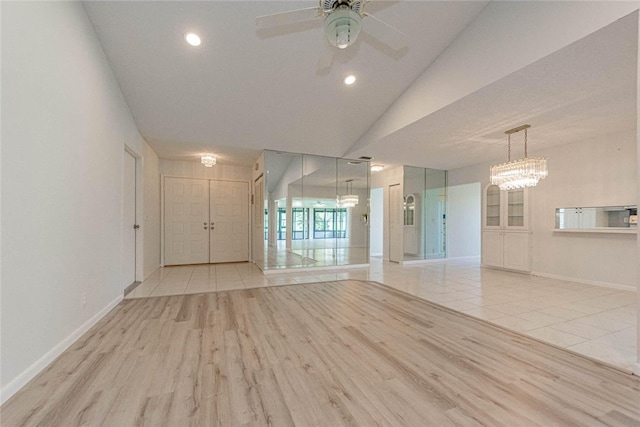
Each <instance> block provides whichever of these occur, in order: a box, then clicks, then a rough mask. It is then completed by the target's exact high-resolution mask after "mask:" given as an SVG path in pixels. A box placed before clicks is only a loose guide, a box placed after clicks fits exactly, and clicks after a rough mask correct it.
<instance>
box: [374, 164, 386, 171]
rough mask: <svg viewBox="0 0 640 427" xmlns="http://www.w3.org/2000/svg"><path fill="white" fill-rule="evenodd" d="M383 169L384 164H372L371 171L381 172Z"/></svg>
mask: <svg viewBox="0 0 640 427" xmlns="http://www.w3.org/2000/svg"><path fill="white" fill-rule="evenodd" d="M383 169H384V166H382V165H372V166H371V172H380V171H381V170H383Z"/></svg>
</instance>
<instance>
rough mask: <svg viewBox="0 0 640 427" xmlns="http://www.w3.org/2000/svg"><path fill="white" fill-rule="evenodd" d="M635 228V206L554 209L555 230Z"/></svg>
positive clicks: (636, 211) (636, 208)
mask: <svg viewBox="0 0 640 427" xmlns="http://www.w3.org/2000/svg"><path fill="white" fill-rule="evenodd" d="M637 226H638V207H637V206H600V207H585V208H557V209H556V228H558V229H569V230H571V229H573V230H581V229H597V228H635V227H637Z"/></svg>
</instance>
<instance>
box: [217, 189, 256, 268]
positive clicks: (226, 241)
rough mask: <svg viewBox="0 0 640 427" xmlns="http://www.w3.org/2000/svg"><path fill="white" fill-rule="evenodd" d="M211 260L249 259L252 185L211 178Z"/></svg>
mask: <svg viewBox="0 0 640 427" xmlns="http://www.w3.org/2000/svg"><path fill="white" fill-rule="evenodd" d="M209 191H210V196H209V199H210V217H209V221H210V226H211V230H210V236H211V238H210V242H209V252H210V258H209V262H212V263H217V262H237V261H248V260H249V184H248V183H246V182H238V181H210V184H209Z"/></svg>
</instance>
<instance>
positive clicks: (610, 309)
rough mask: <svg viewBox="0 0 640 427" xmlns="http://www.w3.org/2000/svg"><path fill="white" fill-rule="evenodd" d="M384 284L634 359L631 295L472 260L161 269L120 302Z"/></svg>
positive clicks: (612, 356) (611, 360) (567, 343)
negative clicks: (267, 269)
mask: <svg viewBox="0 0 640 427" xmlns="http://www.w3.org/2000/svg"><path fill="white" fill-rule="evenodd" d="M343 279H362V280H373V281H376V282H380V283H383V284H385V285H387V286H390V287H392V288H396V289H399V290H401V291H404V292H408V293H410V294H413V295H415V296H417V297H420V298H423V299H426V300H428V301H432V302H434V303H437V304H440V305H443V306H445V307H449V308H451V309H453V310H457V311H460V312H462V313H466V314H468V315H470V316H473V317H477V318H480V319H484V320H486V321H489V322H491V323H494V324H497V325H500V326H503V327H505V328H508V329H511V330H515V331H517V332H521V333H523V334H526V335H529V336H532V337H534V338H537V339H539V340H542V341H545V342H549V343H551V344H555V345H557V346H561V347H565V348H567V349H570V350H572V351H575V352H578V353H581V354H583V355H586V356H589V357H592V358H595V359H598V360H600V361H603V362H606V363H608V364H611V365H614V366H617V367H619V368H622V369H624V370H625V371H629V372H630V371H631V367H632V365H633V363H634V362H635V361H636V351H637V349H636V340H637V335H636V328H637V322H636V316H637V312H636V311H637V302H636V293H635V292H630V291H622V290H616V289H610V288H604V287H599V286H592V285H585V284H581V283H575V282H567V281H562V280H556V279H546V278H542V277H536V276H530V275H525V274H518V273H510V272H505V271H499V270H492V269H486V268H481V267H480V262H479V259H477V258H470V259H464V260H455V259H452V260H438V261H431V262H429V263H425V264H413V265H399V264H395V263H389V262H384V261H382V260H380V259H376V258H372V259H371V264H370V267H369V268H365V269H353V270H351V269H350V270H314V271H312V272H308V271H307V272H296V271H290V272H287V273H281V274H280V273H279V274H269V275H264V274H262V272H261V271H260V269H258V268H257V267H256V266H255V265H254V264H250V263H241V264H218V265H198V266H180V267H166V268H160V269H158V270H157V271H155V272H154V273H153V274H152V275H151V276H150V277H149V278H148V279H147V280H145V281H144V282H142V283H141V284H140V285H139V286H138V287H137V288H136V289H134V290H133V291H132V292H131V293H129V294H128V295H127V296H126V298H144V297H154V296H164V295H179V294H191V293H201V292H216V291H224V290H233V289H250V288H258V287H265V286H279V285H292V284H298V283H313V282H321V281H330V280H343Z"/></svg>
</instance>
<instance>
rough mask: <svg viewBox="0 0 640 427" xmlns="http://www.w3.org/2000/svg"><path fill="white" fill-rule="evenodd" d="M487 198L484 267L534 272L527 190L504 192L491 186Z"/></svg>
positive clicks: (483, 218) (483, 244)
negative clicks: (532, 269)
mask: <svg viewBox="0 0 640 427" xmlns="http://www.w3.org/2000/svg"><path fill="white" fill-rule="evenodd" d="M483 196H484V197H483V199H484V203H483V215H482V264H483V265H486V266H489V267H498V268H504V269H508V270H516V271H530V270H531V261H530V250H529V248H530V231H529V202H528V193H527V189H518V190H508V191H502V190H500V188H499V187H498V186H497V185H489V186H487V187H486V188H485V191H484V195H483Z"/></svg>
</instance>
